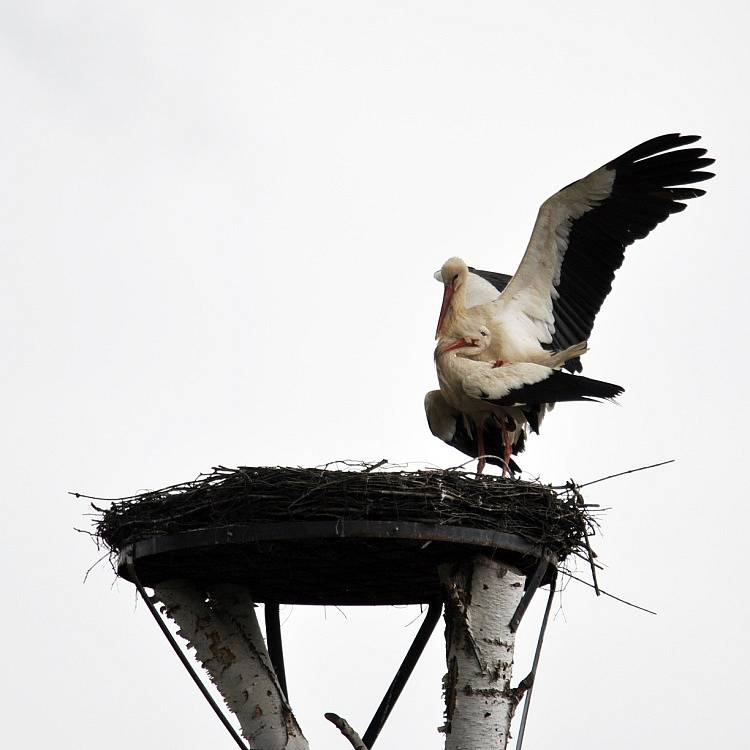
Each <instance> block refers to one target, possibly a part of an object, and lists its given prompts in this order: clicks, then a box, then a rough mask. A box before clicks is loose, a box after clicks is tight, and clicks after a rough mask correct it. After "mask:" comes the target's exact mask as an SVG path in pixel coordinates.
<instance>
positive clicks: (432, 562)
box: [118, 520, 556, 606]
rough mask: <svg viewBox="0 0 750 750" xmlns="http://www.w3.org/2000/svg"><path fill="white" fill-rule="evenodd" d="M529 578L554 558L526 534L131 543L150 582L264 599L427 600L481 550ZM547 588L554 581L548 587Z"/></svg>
mask: <svg viewBox="0 0 750 750" xmlns="http://www.w3.org/2000/svg"><path fill="white" fill-rule="evenodd" d="M480 552H481V553H484V554H487V555H489V556H491V557H494V558H496V559H500V560H502V561H503V562H506V563H507V564H509V565H512V566H514V567H516V568H518V569H520V570H521V571H522V572H523V573H525V574H526V575H530V574H531V573H532V572H533V571H534V570H535V569H536V567H537V564H538V562H539V560H540V559H542V558H543V559H546V560H547V561H548V562H551V563H552V564H553V565H552V566H549V568H548V571H549V573H548V575H551V574H552V571H553V570H554V567H553V566H554V563H555V562H556V561H555V559H554V557H553V556H552V555H551V554H550V553H549V552H545V551H544V550H543V549H542V548H541V547H539V546H538V545H534V544H530V543H529V542H527V541H526V540H524V539H523V538H521V537H520V536H517V535H515V534H508V533H504V532H496V531H491V530H487V529H473V528H467V527H452V526H439V525H435V524H425V523H413V522H383V521H348V522H347V521H344V520H340V521H336V522H304V521H300V522H288V523H276V524H253V525H247V524H245V525H239V524H234V525H230V526H222V527H216V528H213V529H198V530H194V531H188V532H182V533H180V534H172V535H163V536H156V537H152V538H150V539H145V540H142V541H140V542H137V543H135V544H131V545H128V546H127V547H126V548H125V549H123V551H122V552H121V553H120V556H119V561H118V573H119V575H120V576H122V577H123V578H126V579H128V580H132V578H131V574H130V572H129V571H130V565H131V564H132V565H134V566H136V570H137V572H138V576H139V578H140V579H141V581H142V582H143V583H144V584H145V585H147V586H154V585H158V584H159V583H161V582H163V581H166V580H169V579H174V578H188V579H190V580H193V581H196V582H198V583H201V584H203V585H205V586H207V587H208V586H210V585H211V584H212V583H217V582H219V581H221V582H231V583H236V584H240V585H242V586H245V587H246V588H248V589H249V591H250V592H251V595H252V598H253V600H254V601H256V602H273V603H280V604H318V605H321V604H328V605H340V606H344V605H380V604H420V603H427V602H430V601H431V600H433V599H435V598H439V597H440V595H441V590H440V582H439V580H438V574H437V569H438V566H439V565H441V564H443V563H447V562H458V561H461V560H464V559H466V558H469V557H473V556H474V555H476V554H477V553H480ZM544 582H546V579H545V581H544Z"/></svg>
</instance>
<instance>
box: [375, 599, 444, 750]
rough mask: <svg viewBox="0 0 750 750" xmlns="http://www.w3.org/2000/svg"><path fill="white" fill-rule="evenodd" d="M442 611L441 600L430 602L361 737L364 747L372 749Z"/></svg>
mask: <svg viewBox="0 0 750 750" xmlns="http://www.w3.org/2000/svg"><path fill="white" fill-rule="evenodd" d="M442 611H443V602H442V599H435V600H434V601H432V602H430V605H429V608H428V609H427V615H426V616H425V618H424V622H422V625H421V626H420V628H419V631H418V632H417V635H416V636H415V637H414V641H413V642H412V644H411V646H410V647H409V650H408V651H407V652H406V656H405V657H404V660H403V662H401V666H400V667H399V668H398V672H396V676H395V677H394V678H393V682H391V684H390V687H389V688H388V690H387V691H386V694H385V696H384V697H383V700H382V701H380V705H379V706H378V710H377V711H376V712H375V715H374V716H373V717H372V721H371V722H370V726H368V727H367V731H366V732H365V734H364V736H363V737H362V742H364V744H365V746H366V747H368V748H370V749H372V746H373V745H374V744H375V740H376V739H377V738H378V735H379V734H380V730H381V729H382V728H383V726H384V724H385V722H386V720H387V719H388V716H389V715H390V713H391V711H392V710H393V707H394V706H395V705H396V701H397V700H398V697H399V696H400V695H401V691H402V690H403V689H404V686H405V685H406V682H407V680H408V679H409V677H410V676H411V673H412V672H413V671H414V667H415V666H416V664H417V662H418V661H419V657H420V656H421V655H422V652H423V651H424V648H425V646H426V645H427V641H429V640H430V636H431V635H432V632H433V631H434V630H435V626H436V625H437V623H438V620H439V619H440V615H441V613H442Z"/></svg>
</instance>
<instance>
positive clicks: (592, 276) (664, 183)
mask: <svg viewBox="0 0 750 750" xmlns="http://www.w3.org/2000/svg"><path fill="white" fill-rule="evenodd" d="M699 137H700V136H693V135H679V134H678V133H670V134H668V135H662V136H658V137H657V138H652V139H651V140H649V141H646V142H645V143H642V144H640V145H639V146H636V147H635V148H632V149H630V150H629V151H626V152H625V153H624V154H622V155H620V156H618V157H617V158H616V159H613V160H612V161H610V162H609V163H608V164H606V165H605V167H606V168H607V169H613V170H614V171H615V179H614V183H613V185H612V191H611V193H610V195H609V196H608V197H607V198H605V199H604V200H602V202H601V203H600V205H598V206H595V207H594V208H592V209H591V210H589V211H587V212H586V213H584V214H583V215H582V216H581V217H579V218H578V219H575V220H573V221H572V222H571V226H570V232H569V235H568V248H567V251H566V253H565V257H564V259H563V262H562V265H561V268H560V281H559V283H558V284H557V286H556V289H557V297H556V299H554V300H553V303H552V312H553V315H554V318H555V333H554V334H553V337H552V348H553V349H557V350H562V349H565V348H566V347H568V346H572V345H573V344H577V343H578V342H579V341H584V340H586V339H588V338H589V336H590V334H591V329H592V328H593V325H594V319H595V318H596V315H597V313H598V312H599V310H600V309H601V306H602V302H604V298H605V297H606V296H607V295H608V294H609V292H610V291H611V289H612V282H613V280H614V277H615V271H616V270H617V269H618V268H619V267H620V266H621V265H622V261H623V258H624V254H625V248H626V247H627V246H628V245H630V244H631V243H633V242H634V241H635V240H637V239H642V238H643V237H646V236H647V235H648V234H649V233H650V232H651V231H652V230H653V229H654V228H655V227H656V225H657V224H659V223H661V222H662V221H664V220H665V219H667V218H668V217H669V216H670V214H673V213H678V212H679V211H683V210H684V209H685V204H684V203H679V202H678V201H681V200H689V199H691V198H698V197H700V196H701V195H703V194H704V193H705V191H704V190H701V189H699V188H687V187H684V186H685V185H690V184H692V183H696V182H702V181H703V180H707V179H709V178H711V177H713V174H712V173H711V172H704V171H701V170H702V168H703V167H707V166H708V165H710V164H713V162H714V160H713V159H708V158H705V157H704V154H705V153H706V150H705V149H702V148H684V149H679V147H680V146H685V145H687V144H690V143H694V142H695V141H697V140H698V139H699ZM673 149H679V150H673ZM664 152H666V153H664ZM566 367H567V368H568V369H569V370H571V371H575V372H580V370H581V364H580V361H579V360H571V361H570V362H568V363H566ZM605 398H606V397H605ZM543 400H545V399H543ZM551 400H555V399H551Z"/></svg>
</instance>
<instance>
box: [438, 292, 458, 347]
mask: <svg viewBox="0 0 750 750" xmlns="http://www.w3.org/2000/svg"><path fill="white" fill-rule="evenodd" d="M453 292H454V289H453V286H448V285H447V284H446V286H445V289H444V290H443V304H442V305H441V307H440V317H439V318H438V324H437V330H436V331H435V338H438V337H439V336H440V329H441V328H442V327H443V321H444V320H445V316H446V315H447V314H448V308H449V307H450V306H451V298H452V297H453Z"/></svg>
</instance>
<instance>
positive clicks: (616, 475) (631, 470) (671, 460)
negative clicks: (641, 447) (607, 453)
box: [578, 458, 675, 489]
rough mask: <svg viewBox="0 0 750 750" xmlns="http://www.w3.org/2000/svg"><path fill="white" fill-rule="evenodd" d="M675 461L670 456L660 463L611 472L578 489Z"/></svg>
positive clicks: (581, 485) (580, 485) (579, 486)
mask: <svg viewBox="0 0 750 750" xmlns="http://www.w3.org/2000/svg"><path fill="white" fill-rule="evenodd" d="M674 462H675V459H674V458H670V459H669V461H662V462H660V463H658V464H651V465H650V466H639V467H638V468H637V469H628V470H627V471H620V472H618V473H617V474H610V475H609V476H608V477H601V478H599V479H594V480H593V481H591V482H586V483H585V484H579V485H578V489H582V488H583V487H588V486H589V485H591V484H597V483H598V482H604V481H606V480H607V479H614V478H615V477H623V476H625V474H634V473H635V472H636V471H646V469H655V468H656V467H657V466H666V465H667V464H673V463H674Z"/></svg>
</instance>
